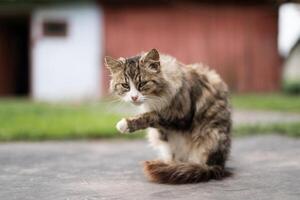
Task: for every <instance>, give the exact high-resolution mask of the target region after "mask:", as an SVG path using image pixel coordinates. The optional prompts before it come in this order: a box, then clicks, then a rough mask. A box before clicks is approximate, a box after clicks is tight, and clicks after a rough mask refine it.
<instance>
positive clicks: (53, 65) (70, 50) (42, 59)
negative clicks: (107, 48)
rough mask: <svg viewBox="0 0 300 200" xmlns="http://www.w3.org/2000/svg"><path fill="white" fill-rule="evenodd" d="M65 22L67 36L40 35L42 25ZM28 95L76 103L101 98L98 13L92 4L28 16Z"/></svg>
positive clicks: (100, 13) (100, 23) (45, 10)
mask: <svg viewBox="0 0 300 200" xmlns="http://www.w3.org/2000/svg"><path fill="white" fill-rule="evenodd" d="M47 19H51V20H53V19H57V20H66V21H67V23H68V34H67V37H47V36H43V35H42V22H43V20H47ZM31 28H32V31H31V32H32V33H31V41H32V70H31V71H32V96H33V98H34V99H37V100H46V101H78V100H87V99H88V100H90V99H97V98H98V97H99V96H101V83H102V80H101V77H102V70H101V68H102V47H103V44H102V35H103V32H102V12H101V9H100V8H99V7H97V6H95V5H73V6H70V5H69V6H60V7H48V8H39V9H36V10H35V11H34V13H33V15H32V23H31Z"/></svg>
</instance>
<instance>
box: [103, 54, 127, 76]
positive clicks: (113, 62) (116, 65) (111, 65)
mask: <svg viewBox="0 0 300 200" xmlns="http://www.w3.org/2000/svg"><path fill="white" fill-rule="evenodd" d="M104 65H105V66H106V67H107V68H108V69H109V70H110V72H111V73H116V72H118V71H120V70H121V69H122V65H123V64H122V62H121V61H119V60H117V59H114V58H112V57H110V56H105V57H104Z"/></svg>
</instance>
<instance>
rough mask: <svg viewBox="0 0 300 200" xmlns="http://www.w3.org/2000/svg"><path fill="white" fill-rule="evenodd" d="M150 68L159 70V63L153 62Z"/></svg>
mask: <svg viewBox="0 0 300 200" xmlns="http://www.w3.org/2000/svg"><path fill="white" fill-rule="evenodd" d="M149 68H150V69H153V70H157V69H158V65H157V64H156V63H152V64H150V65H149Z"/></svg>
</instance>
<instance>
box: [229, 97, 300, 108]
mask: <svg viewBox="0 0 300 200" xmlns="http://www.w3.org/2000/svg"><path fill="white" fill-rule="evenodd" d="M231 101H232V105H233V107H234V108H240V109H250V110H270V111H280V112H300V96H291V95H284V94H245V95H233V96H232V98H231Z"/></svg>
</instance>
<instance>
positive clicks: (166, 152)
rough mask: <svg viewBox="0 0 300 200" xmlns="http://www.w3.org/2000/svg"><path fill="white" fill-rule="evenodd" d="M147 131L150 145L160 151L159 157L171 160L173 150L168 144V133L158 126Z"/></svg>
mask: <svg viewBox="0 0 300 200" xmlns="http://www.w3.org/2000/svg"><path fill="white" fill-rule="evenodd" d="M147 132H148V135H147V136H148V140H149V143H150V146H152V147H153V148H154V149H155V150H157V151H158V154H159V158H160V159H162V160H163V161H166V162H168V161H171V160H172V152H171V150H170V145H169V144H168V138H167V135H166V133H164V132H163V131H160V130H158V129H156V128H148V130H147Z"/></svg>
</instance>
